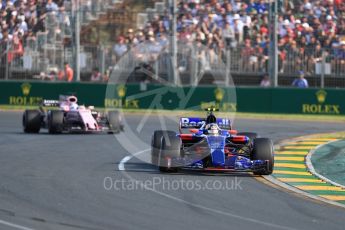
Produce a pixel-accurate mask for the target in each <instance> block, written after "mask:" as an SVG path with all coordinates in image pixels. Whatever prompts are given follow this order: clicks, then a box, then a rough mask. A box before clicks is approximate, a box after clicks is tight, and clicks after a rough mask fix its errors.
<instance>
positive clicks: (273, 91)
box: [0, 81, 345, 115]
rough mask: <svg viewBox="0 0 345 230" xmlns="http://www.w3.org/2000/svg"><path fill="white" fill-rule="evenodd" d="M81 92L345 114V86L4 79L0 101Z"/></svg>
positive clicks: (103, 98)
mask: <svg viewBox="0 0 345 230" xmlns="http://www.w3.org/2000/svg"><path fill="white" fill-rule="evenodd" d="M70 93H73V94H76V95H77V96H78V98H79V101H80V103H83V104H86V105H94V106H96V107H108V108H126V109H148V108H150V109H167V110H174V109H182V110H183V109H188V110H200V109H202V108H206V107H209V106H210V105H216V106H218V107H219V108H220V109H221V110H223V111H234V110H237V111H239V112H256V113H283V114H285V113H290V114H332V115H341V114H345V100H344V99H345V90H340V89H321V90H320V89H295V88H248V87H239V88H236V89H234V88H225V87H215V86H203V87H169V86H161V85H147V86H144V87H143V86H142V85H140V84H129V85H107V84H93V83H50V82H49V83H45V82H14V81H3V82H0V95H1V97H0V104H1V105H13V106H33V105H37V104H39V102H40V101H41V100H42V99H52V100H56V99H58V98H59V95H61V94H70Z"/></svg>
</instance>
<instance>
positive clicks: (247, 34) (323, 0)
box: [114, 0, 345, 73]
mask: <svg viewBox="0 0 345 230" xmlns="http://www.w3.org/2000/svg"><path fill="white" fill-rule="evenodd" d="M269 7H270V5H269V2H268V1H265V0H245V1H242V0H218V1H217V0H183V1H179V3H178V22H177V31H178V40H179V41H180V42H182V43H188V42H196V43H197V44H200V45H203V47H207V51H206V50H203V51H201V52H200V55H201V57H200V58H202V59H207V60H208V61H209V62H211V63H212V62H217V61H219V60H220V59H221V58H224V50H226V49H227V48H230V49H231V50H232V51H233V52H237V56H238V57H239V58H240V59H241V62H240V71H243V72H246V71H254V72H256V71H262V72H267V68H268V58H269V56H268V53H269V43H270V37H269V30H270V22H269ZM282 11H283V12H281V11H280V13H279V18H278V49H279V71H280V72H281V73H284V72H285V71H287V70H289V72H295V73H297V72H298V71H304V72H306V73H312V72H314V71H315V64H316V63H320V62H321V58H322V57H321V56H322V49H324V50H326V51H325V52H326V53H327V57H328V60H327V62H330V63H332V68H333V69H336V68H344V66H343V65H344V64H345V3H344V1H343V0H303V1H302V0H295V1H285V2H284V5H283V9H282ZM170 29H171V24H170V17H169V13H168V12H167V13H166V14H163V15H159V16H158V15H157V16H155V17H154V19H153V20H152V21H150V22H149V23H147V25H146V27H145V28H139V29H138V30H137V31H136V32H134V31H133V30H132V29H130V30H129V31H128V33H127V34H123V35H122V36H120V37H119V38H118V44H117V45H115V47H114V52H115V54H116V56H117V57H119V56H121V55H123V54H124V53H126V52H127V50H128V49H129V47H130V46H132V45H133V44H134V45H135V44H137V43H140V42H141V41H143V40H145V39H146V40H149V41H155V42H157V43H158V44H160V45H163V46H165V45H166V37H167V36H169V34H170ZM200 47H201V46H200Z"/></svg>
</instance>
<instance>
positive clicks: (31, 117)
mask: <svg viewBox="0 0 345 230" xmlns="http://www.w3.org/2000/svg"><path fill="white" fill-rule="evenodd" d="M41 122H42V119H41V112H40V111H39V110H25V112H24V114H23V129H24V132H25V133H39V132H40V129H41Z"/></svg>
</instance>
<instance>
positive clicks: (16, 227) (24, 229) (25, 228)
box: [0, 220, 34, 230]
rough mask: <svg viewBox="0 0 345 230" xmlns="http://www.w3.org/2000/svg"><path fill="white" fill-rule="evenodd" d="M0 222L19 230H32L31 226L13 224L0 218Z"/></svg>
mask: <svg viewBox="0 0 345 230" xmlns="http://www.w3.org/2000/svg"><path fill="white" fill-rule="evenodd" d="M0 224H2V225H6V226H9V227H12V228H15V229H20V230H34V229H33V228H28V227H24V226H21V225H18V224H13V223H10V222H7V221H4V220H0Z"/></svg>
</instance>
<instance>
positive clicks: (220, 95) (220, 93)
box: [214, 88, 225, 102]
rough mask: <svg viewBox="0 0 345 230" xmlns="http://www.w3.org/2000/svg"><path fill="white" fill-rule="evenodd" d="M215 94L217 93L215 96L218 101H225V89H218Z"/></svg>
mask: <svg viewBox="0 0 345 230" xmlns="http://www.w3.org/2000/svg"><path fill="white" fill-rule="evenodd" d="M214 93H215V96H216V101H218V102H220V101H222V100H223V99H224V94H225V92H224V90H223V89H221V88H217V89H216V90H215V91H214Z"/></svg>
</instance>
